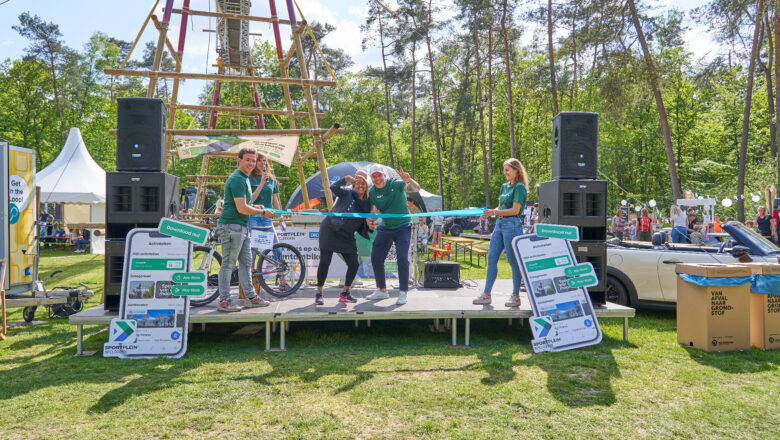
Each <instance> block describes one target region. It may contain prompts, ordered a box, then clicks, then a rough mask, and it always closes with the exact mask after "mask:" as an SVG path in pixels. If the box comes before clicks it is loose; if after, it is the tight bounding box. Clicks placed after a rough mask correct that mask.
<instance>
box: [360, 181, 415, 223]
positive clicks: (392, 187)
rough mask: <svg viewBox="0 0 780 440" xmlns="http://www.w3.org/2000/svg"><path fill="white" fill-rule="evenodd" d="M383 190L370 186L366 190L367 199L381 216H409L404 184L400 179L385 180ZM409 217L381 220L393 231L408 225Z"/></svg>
mask: <svg viewBox="0 0 780 440" xmlns="http://www.w3.org/2000/svg"><path fill="white" fill-rule="evenodd" d="M385 182H386V183H385V186H384V187H383V188H377V187H376V186H372V187H371V189H370V190H368V198H369V200H370V201H371V204H372V205H373V206H376V209H378V210H379V212H381V213H382V214H409V205H408V204H407V201H406V192H405V191H404V188H405V187H406V183H404V181H403V180H400V179H387V180H386V181H385ZM410 221H411V220H410V219H409V217H401V218H383V219H382V222H383V224H384V226H385V227H386V228H388V229H395V228H398V227H400V226H403V225H406V224H409V222H410Z"/></svg>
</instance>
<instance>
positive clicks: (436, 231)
mask: <svg viewBox="0 0 780 440" xmlns="http://www.w3.org/2000/svg"><path fill="white" fill-rule="evenodd" d="M433 211H434V212H441V209H438V208H437V209H434V210H433ZM431 222H432V224H433V237H432V238H431V243H432V244H433V245H434V246H441V231H442V228H443V227H444V217H442V216H441V215H434V216H433V217H431Z"/></svg>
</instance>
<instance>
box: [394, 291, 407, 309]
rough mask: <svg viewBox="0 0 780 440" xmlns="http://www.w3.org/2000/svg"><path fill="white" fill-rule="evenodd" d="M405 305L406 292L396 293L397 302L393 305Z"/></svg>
mask: <svg viewBox="0 0 780 440" xmlns="http://www.w3.org/2000/svg"><path fill="white" fill-rule="evenodd" d="M404 304H406V292H403V291H401V292H398V300H397V301H396V302H395V305H397V306H402V305H404Z"/></svg>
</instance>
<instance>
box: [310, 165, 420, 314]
mask: <svg viewBox="0 0 780 440" xmlns="http://www.w3.org/2000/svg"><path fill="white" fill-rule="evenodd" d="M347 183H349V184H350V185H352V188H351V189H347V188H345V185H346V184H347ZM330 190H331V192H332V193H333V195H334V196H336V197H337V199H336V204H335V205H333V210H332V211H331V212H351V213H364V214H365V213H368V212H370V211H371V202H370V201H369V200H368V174H367V173H366V172H365V171H363V170H359V171H358V172H356V173H355V177H352V176H346V177H342V178H341V179H339V180H337V181H336V182H335V183H333V185H331V186H330ZM422 220H423V218H422V217H421V218H420V221H422ZM423 224H424V223H423ZM368 229H369V227H368V224H367V223H366V221H365V220H363V219H361V218H349V217H331V216H328V217H325V219H324V220H322V223H320V234H319V241H320V264H319V266H317V293H316V295H315V297H314V304H316V305H318V306H321V305H323V304H325V301H324V300H323V299H322V287H323V286H324V285H325V279H326V278H327V276H328V269H329V268H330V263H331V261H332V259H333V253H334V252H338V253H339V254H341V258H343V259H344V262H345V263H347V274H346V276H345V278H344V290H342V292H341V295H340V296H339V302H345V303H346V302H348V303H354V302H357V300H356V299H355V298H354V297H352V295H351V294H350V292H349V288H350V286H352V281H354V280H355V275H357V272H358V268H359V267H360V262H359V261H358V248H357V242H356V241H355V233H358V234H360V235H362V236H363V237H365V238H366V239H368V238H369V236H368Z"/></svg>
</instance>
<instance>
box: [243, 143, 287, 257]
mask: <svg viewBox="0 0 780 440" xmlns="http://www.w3.org/2000/svg"><path fill="white" fill-rule="evenodd" d="M249 184H250V186H251V187H252V204H253V205H263V208H266V209H270V208H272V207H273V209H279V210H280V209H282V204H281V202H280V201H279V183H278V182H277V180H276V176H275V175H274V167H273V165H271V161H269V160H268V156H266V155H265V154H263V153H257V163H256V164H255V168H254V169H253V170H252V174H250V175H249ZM280 222H283V220H280ZM252 228H259V229H263V230H269V229H270V230H272V231H273V232H274V244H276V243H278V242H279V238H278V237H277V236H276V230H275V229H274V223H273V221H272V220H271V219H270V218H267V217H263V216H262V215H253V216H250V217H249V231H250V233H251V231H252ZM256 255H257V251H255V250H254V249H252V265H254V264H255V263H254V262H255V257H256ZM274 258H275V259H276V260H277V261H281V259H282V250H281V249H274Z"/></svg>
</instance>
